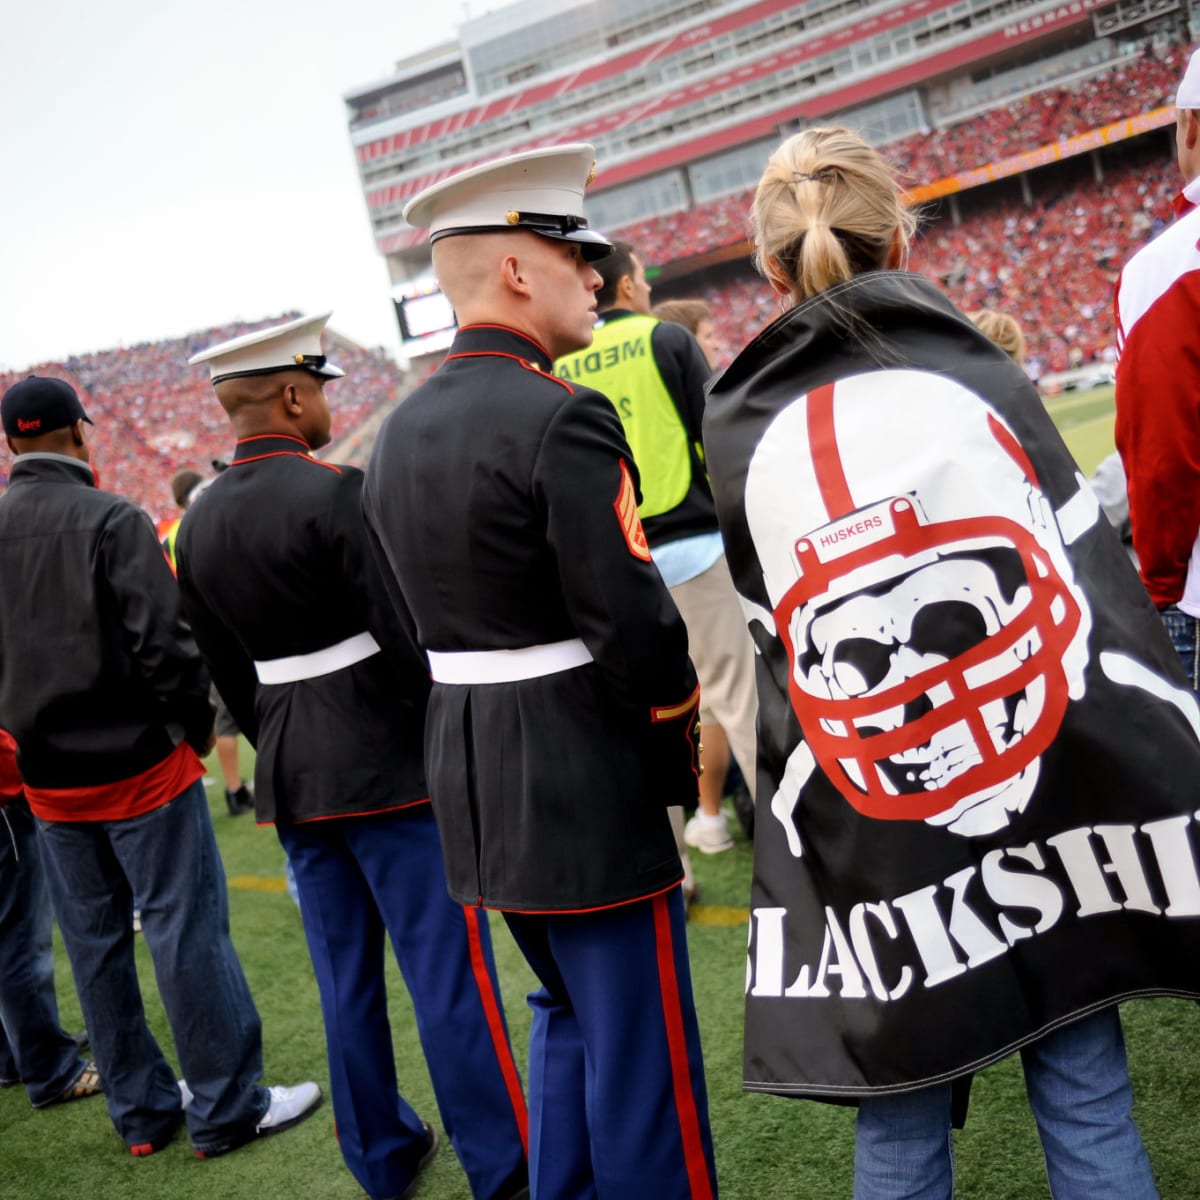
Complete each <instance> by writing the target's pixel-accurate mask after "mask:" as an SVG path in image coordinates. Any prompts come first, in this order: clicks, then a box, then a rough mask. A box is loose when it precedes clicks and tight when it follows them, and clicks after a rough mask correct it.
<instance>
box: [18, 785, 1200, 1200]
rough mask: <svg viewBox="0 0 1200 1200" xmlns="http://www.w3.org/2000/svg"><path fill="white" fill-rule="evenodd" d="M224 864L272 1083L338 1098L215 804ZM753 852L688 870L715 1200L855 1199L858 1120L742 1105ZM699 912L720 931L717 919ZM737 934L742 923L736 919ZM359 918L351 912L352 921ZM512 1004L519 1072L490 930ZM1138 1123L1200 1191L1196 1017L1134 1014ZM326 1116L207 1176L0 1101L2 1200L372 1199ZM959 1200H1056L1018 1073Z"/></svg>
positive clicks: (253, 880)
mask: <svg viewBox="0 0 1200 1200" xmlns="http://www.w3.org/2000/svg"><path fill="white" fill-rule="evenodd" d="M210 804H211V808H212V813H213V822H214V825H215V826H216V829H217V836H218V840H219V842H220V844H221V850H222V854H223V856H224V859H225V867H226V873H227V875H228V877H229V878H230V880H231V881H236V884H237V886H233V887H231V888H230V905H231V910H232V921H233V932H234V939H235V941H236V943H237V946H238V949H239V952H240V953H241V957H242V962H243V965H244V967H245V970H246V974H247V976H248V978H249V980H250V986H251V988H252V990H253V992H254V996H255V999H256V1001H257V1003H258V1006H259V1010H260V1012H261V1013H262V1017H263V1027H264V1044H265V1052H264V1057H265V1064H266V1081H267V1082H269V1083H294V1082H296V1081H298V1080H300V1079H316V1080H318V1081H320V1082H321V1083H322V1085H323V1086H325V1085H326V1084H327V1072H326V1069H325V1059H324V1043H323V1039H322V1033H321V1019H320V1012H319V1008H318V1003H317V994H316V985H315V982H314V980H313V975H312V968H311V967H310V965H309V962H308V955H307V952H306V950H305V946H304V938H303V932H302V930H301V927H300V919H299V915H298V914H297V912H296V910H295V908H294V907H293V905H292V902H291V900H290V899H289V898H288V896H287V893H286V891H285V890H283V888H282V879H283V861H284V860H283V851H282V850H281V849H280V848H279V845H278V843H277V841H276V839H275V836H274V834H273V832H272V831H270V830H267V829H256V828H255V827H254V826H253V825H252V824H251V823H250V819H249V818H230V817H229V816H228V815H226V813H225V811H224V803H223V801H222V800H221V799H220V797H219V795H218V794H217V793H216V792H214V793H213V797H212V799H211V801H210ZM750 865H751V847H750V845H749V844H748V843H747V842H746V841H745V839H744V838H742V837H741V836H740V834H739V835H738V840H737V844H736V845H735V846H734V848H733V850H731V851H728V852H726V853H724V854H720V855H714V856H708V855H703V854H697V855H696V856H695V868H696V875H697V878H698V879H699V881H700V885H701V888H702V893H703V894H702V897H701V903H700V905H699V906H698V909H697V911H696V914H695V915H696V919H695V920H694V921H693V922H692V923H691V924H690V925H689V932H688V940H689V949H690V953H691V959H692V971H693V978H694V983H695V991H696V1002H697V1008H698V1010H699V1014H700V1022H701V1030H702V1036H703V1039H704V1049H705V1059H706V1066H707V1078H708V1088H709V1101H710V1111H711V1116H712V1125H713V1131H714V1137H715V1141H716V1149H717V1169H718V1174H719V1177H720V1181H721V1192H722V1195H723V1196H725V1197H726V1198H727V1200H826V1198H833V1197H849V1195H850V1189H851V1171H852V1158H853V1112H852V1110H850V1109H845V1108H838V1107H834V1106H831V1105H825V1104H815V1103H811V1102H807V1101H795V1100H786V1099H782V1098H779V1097H773V1096H757V1095H755V1096H748V1095H745V1094H743V1093H742V1091H741V1032H742V989H743V986H744V978H745V947H746V929H745V920H744V913H745V907H746V904H747V901H748V894H749V878H750ZM706 914H711V915H715V916H716V917H717V918H718V919H716V920H715V921H710V920H709V919H707V916H706ZM739 915H740V919H737V920H736V921H735V920H733V918H734V917H738V916H739ZM347 919H349V920H352V919H353V915H352V914H349V913H348V914H347ZM492 929H493V935H494V940H495V944H496V956H497V961H498V965H499V971H500V977H501V984H502V988H503V994H504V1000H505V1004H506V1007H507V1012H508V1019H509V1025H510V1028H511V1032H512V1038H513V1043H514V1047H515V1050H516V1054H517V1058H518V1062H520V1063H522V1064H524V1062H525V1057H526V1050H527V1041H528V1029H529V1017H528V1010H527V1008H526V1007H525V1004H524V996H525V994H526V993H527V992H528V991H529V990H530V988H531V987H532V986H533V979H532V976H531V974H530V972H529V970H528V968H527V967H526V966H525V963H524V961H523V960H522V959H521V957H520V955H519V953H518V952H517V950H516V948H515V946H514V945H513V943H512V940H511V939H510V938H509V936H508V933H507V930H506V929H505V927H504V925H503V922H502V921H500V920H498V919H493V921H492ZM137 953H138V963H139V969H140V972H141V976H142V986H143V995H144V996H145V1000H146V1008H147V1013H148V1017H149V1021H150V1024H151V1028H152V1029H153V1030H154V1032H155V1036H156V1037H158V1038H159V1041H160V1043H161V1045H162V1046H163V1048H164V1050H165V1052H166V1054H167V1057H168V1059H170V1060H171V1061H172V1062H174V1061H175V1056H174V1052H173V1047H172V1044H171V1040H170V1034H169V1032H168V1030H167V1028H166V1023H165V1021H164V1019H163V1014H162V1010H161V1007H160V1005H159V1003H158V997H157V992H156V990H155V986H154V981H153V972H152V969H151V967H150V963H149V958H148V955H147V954H146V951H145V946H144V945H142V944H141V941H140V939H139V943H138V947H137ZM58 966H59V973H58V978H59V1001H60V1005H61V1008H62V1011H63V1019H64V1023H65V1024H66V1026H67V1027H68V1028H78V1026H79V1021H80V1017H79V1006H78V1002H77V1000H76V998H75V992H74V987H73V985H72V983H71V980H70V975H69V973H68V971H67V968H66V960H65V956H64V955H63V954H62V951H61V946H59V947H58ZM389 984H390V985H391V1004H390V1009H391V1016H392V1025H393V1035H394V1041H395V1046H396V1054H397V1062H398V1068H399V1074H400V1078H401V1080H402V1081H403V1082H402V1086H403V1087H404V1090H405V1093H406V1095H407V1096H408V1098H409V1099H410V1100H411V1101H412V1102H413V1104H414V1105H415V1106H416V1107H417V1109H418V1111H420V1112H422V1113H426V1114H429V1115H430V1116H434V1106H433V1096H432V1090H431V1088H430V1085H429V1077H428V1074H427V1072H426V1070H425V1066H424V1063H423V1061H422V1059H421V1057H420V1052H419V1048H418V1043H417V1036H416V1029H415V1026H414V1022H413V1016H412V1010H411V1007H410V1005H409V1003H408V998H407V995H406V993H405V992H404V990H403V987H402V986H401V984H400V981H399V973H398V972H397V971H396V969H395V967H394V965H389ZM1123 1011H1124V1013H1125V1021H1126V1028H1127V1031H1128V1040H1129V1048H1130V1060H1131V1064H1132V1071H1133V1078H1134V1085H1135V1089H1136V1093H1137V1111H1138V1116H1139V1119H1140V1121H1141V1124H1142V1128H1143V1131H1144V1134H1145V1137H1146V1142H1147V1145H1148V1147H1149V1149H1150V1152H1151V1156H1152V1158H1153V1159H1154V1163H1155V1167H1156V1171H1157V1173H1158V1176H1159V1181H1160V1186H1161V1190H1162V1195H1163V1197H1164V1200H1192V1198H1194V1197H1196V1196H1197V1195H1198V1194H1200V1189H1198V1188H1197V1185H1196V1180H1197V1179H1198V1178H1200V1143H1198V1142H1197V1140H1196V1138H1195V1136H1194V1129H1193V1125H1194V1117H1193V1113H1194V1107H1193V1103H1192V1100H1193V1097H1195V1096H1196V1095H1197V1094H1200V1055H1197V1053H1196V1047H1197V1044H1198V1043H1200V1009H1198V1008H1197V1007H1196V1006H1195V1005H1193V1004H1189V1003H1184V1002H1179V1001H1144V1002H1141V1003H1137V1004H1131V1005H1127V1006H1126V1007H1125V1009H1124V1010H1123ZM332 1122H333V1113H332V1110H331V1108H330V1107H329V1105H328V1104H326V1106H325V1107H324V1108H322V1110H321V1111H320V1112H319V1113H318V1114H317V1115H316V1116H315V1117H314V1118H312V1120H310V1121H309V1122H307V1123H306V1124H304V1125H302V1126H301V1127H299V1128H298V1129H296V1130H293V1131H291V1132H289V1133H287V1134H284V1135H282V1136H280V1137H278V1138H268V1139H266V1140H264V1141H262V1142H259V1143H255V1144H254V1145H251V1146H248V1147H246V1148H245V1149H244V1150H240V1151H238V1152H237V1153H236V1154H233V1155H230V1156H229V1157H228V1158H223V1159H217V1160H215V1161H213V1162H201V1161H199V1160H198V1159H196V1158H195V1157H193V1155H192V1154H191V1151H190V1147H189V1145H188V1142H187V1139H186V1137H185V1136H183V1135H180V1136H179V1137H177V1138H176V1140H175V1141H174V1142H173V1143H172V1144H171V1146H169V1147H168V1148H167V1149H166V1150H165V1151H164V1152H162V1153H161V1154H158V1155H155V1156H153V1157H151V1158H148V1159H144V1160H135V1159H133V1158H130V1157H129V1156H128V1155H127V1154H126V1153H124V1148H123V1146H122V1143H121V1142H120V1141H119V1139H118V1138H117V1136H116V1134H115V1133H114V1132H113V1129H112V1125H111V1123H110V1122H109V1120H108V1116H107V1113H106V1112H105V1109H104V1104H103V1101H102V1100H99V1099H96V1100H86V1101H82V1102H78V1103H75V1104H69V1105H65V1106H63V1107H61V1108H57V1109H49V1110H45V1111H42V1112H34V1111H33V1110H32V1109H31V1108H30V1107H29V1105H28V1104H27V1103H26V1101H25V1097H24V1094H23V1092H22V1091H21V1090H20V1089H8V1090H4V1091H0V1200H64V1198H66V1197H76V1196H83V1195H86V1196H101V1197H105V1200H110V1198H111V1200H198V1198H207V1197H214V1198H221V1200H226V1198H229V1200H294V1198H295V1197H297V1196H319V1197H322V1198H323V1200H351V1198H353V1197H358V1196H361V1195H362V1193H361V1192H360V1191H359V1190H358V1187H357V1185H356V1184H355V1182H354V1180H353V1179H352V1178H351V1176H350V1174H349V1173H348V1172H347V1171H346V1170H345V1168H344V1166H343V1165H342V1162H341V1158H340V1155H339V1154H338V1150H337V1146H336V1144H335V1142H334V1138H333V1128H332ZM956 1141H957V1155H958V1162H959V1171H958V1177H959V1187H958V1192H957V1195H958V1196H959V1198H960V1200H1046V1198H1047V1197H1048V1196H1049V1190H1048V1188H1047V1186H1046V1183H1045V1179H1044V1175H1043V1172H1042V1166H1041V1157H1040V1152H1039V1149H1038V1144H1037V1138H1036V1133H1035V1131H1034V1127H1033V1121H1032V1118H1031V1117H1030V1115H1029V1111H1028V1107H1027V1106H1026V1104H1025V1100H1024V1093H1023V1089H1022V1086H1021V1078H1020V1065H1019V1063H1018V1062H1017V1061H1016V1060H1015V1059H1013V1060H1009V1061H1007V1062H1004V1063H1001V1064H1000V1065H999V1066H997V1067H994V1068H992V1069H991V1070H988V1071H985V1072H984V1073H983V1074H982V1075H981V1076H980V1077H979V1078H978V1079H977V1080H976V1083H975V1088H974V1096H973V1101H972V1110H971V1116H970V1120H969V1121H968V1124H967V1128H966V1130H964V1131H963V1132H962V1133H961V1134H959V1135H957V1139H956ZM469 1197H470V1193H469V1190H468V1188H467V1184H466V1179H465V1176H464V1175H463V1173H462V1171H461V1169H460V1168H459V1166H458V1163H457V1161H456V1160H455V1158H454V1155H453V1153H452V1151H450V1149H449V1147H448V1146H445V1145H444V1146H443V1149H442V1151H441V1152H440V1153H439V1155H438V1157H437V1159H436V1160H435V1162H434V1164H433V1165H432V1166H431V1168H430V1170H429V1171H428V1173H427V1174H426V1176H425V1177H424V1179H423V1182H422V1185H421V1189H420V1192H419V1197H418V1200H469Z"/></svg>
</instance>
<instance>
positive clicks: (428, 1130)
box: [392, 1121, 441, 1200]
mask: <svg viewBox="0 0 1200 1200" xmlns="http://www.w3.org/2000/svg"><path fill="white" fill-rule="evenodd" d="M421 1124H422V1125H424V1126H425V1149H424V1150H423V1151H422V1152H421V1157H420V1158H419V1159H418V1160H417V1173H416V1174H415V1175H414V1176H413V1180H412V1183H410V1184H409V1185H408V1187H406V1188H405V1189H404V1191H402V1192H401V1193H400V1195H398V1196H394V1197H393V1198H392V1200H411V1197H413V1196H415V1195H416V1194H417V1186H418V1184H420V1182H421V1172H422V1171H424V1170H425V1168H426V1167H427V1166H429V1164H430V1162H431V1161H432V1160H433V1156H434V1155H435V1154H436V1153H437V1151H438V1145H439V1143H440V1141H441V1139H440V1138H439V1137H438V1131H437V1130H436V1129H435V1128H434V1127H433V1126H432V1125H431V1124H430V1123H429V1122H428V1121H422V1122H421Z"/></svg>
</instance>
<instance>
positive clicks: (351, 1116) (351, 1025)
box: [275, 804, 528, 1200]
mask: <svg viewBox="0 0 1200 1200" xmlns="http://www.w3.org/2000/svg"><path fill="white" fill-rule="evenodd" d="M275 831H276V833H277V834H278V836H279V841H280V842H281V843H282V845H283V847H284V849H285V850H286V851H287V853H288V861H289V863H290V864H291V865H292V867H293V868H294V869H295V877H296V884H297V887H298V893H299V899H300V911H301V913H302V915H303V917H304V932H305V935H306V936H307V938H308V948H309V953H310V954H311V955H312V961H313V968H314V970H315V972H316V976H317V985H318V988H319V990H320V993H321V1013H322V1016H323V1017H324V1020H325V1043H326V1049H327V1052H328V1056H329V1082H330V1091H331V1093H332V1096H333V1107H334V1114H335V1116H336V1118H337V1131H338V1144H339V1146H340V1147H341V1151H342V1157H343V1159H344V1160H345V1162H346V1166H347V1167H349V1169H350V1171H351V1172H352V1173H353V1175H354V1177H355V1179H357V1180H358V1182H359V1184H360V1185H361V1186H362V1188H363V1190H364V1191H366V1193H367V1194H368V1195H369V1196H372V1197H377V1198H380V1200H382V1198H384V1197H390V1196H396V1195H399V1194H400V1193H401V1192H403V1191H404V1190H405V1189H406V1188H407V1187H409V1185H410V1184H411V1183H412V1181H413V1179H414V1178H415V1177H416V1173H417V1161H418V1160H419V1158H420V1156H421V1152H422V1150H423V1149H424V1141H425V1133H424V1129H423V1128H422V1125H421V1118H420V1117H419V1116H418V1115H417V1114H416V1113H415V1112H414V1111H413V1109H412V1106H411V1105H410V1104H409V1103H408V1102H407V1101H406V1100H405V1099H404V1097H403V1096H402V1095H400V1094H399V1090H398V1081H397V1079H396V1065H395V1059H394V1057H393V1052H392V1031H391V1027H390V1025H389V1023H388V1013H387V992H386V986H385V975H384V949H385V938H386V939H390V940H391V943H392V949H393V951H394V952H395V955H396V962H397V963H398V964H399V967H400V973H401V975H402V976H403V977H404V982H405V984H406V985H407V986H408V991H409V994H410V995H411V996H412V1002H413V1012H414V1014H415V1016H416V1021H417V1033H418V1035H419V1036H420V1039H421V1047H422V1049H423V1050H424V1052H425V1061H426V1063H427V1065H428V1067H429V1077H430V1080H431V1081H432V1083H433V1092H434V1096H435V1097H436V1098H437V1103H438V1109H439V1111H440V1113H441V1117H442V1124H443V1125H444V1126H445V1128H446V1132H447V1134H448V1135H449V1137H450V1141H451V1143H452V1144H453V1146H454V1149H455V1151H456V1152H457V1153H458V1157H459V1161H460V1162H461V1163H462V1166H463V1170H464V1171H465V1172H466V1174H467V1179H468V1180H469V1181H470V1184H471V1195H472V1196H475V1197H478V1198H479V1200H490V1197H494V1196H505V1195H510V1194H511V1193H512V1192H513V1191H515V1190H516V1189H518V1188H520V1187H523V1186H524V1185H525V1183H526V1181H527V1179H528V1170H527V1168H526V1162H525V1147H524V1144H523V1141H524V1137H525V1127H526V1121H527V1118H526V1112H525V1098H524V1096H523V1095H522V1093H521V1080H520V1077H519V1075H518V1073H517V1067H516V1063H515V1061H514V1060H513V1054H512V1048H511V1046H510V1045H509V1041H508V1030H507V1028H506V1026H505V1022H504V1009H503V1006H502V1005H501V1002H500V992H499V986H498V983H497V980H496V970H495V966H494V963H493V961H492V941H491V933H490V931H489V928H488V924H487V917H486V915H484V914H483V913H481V912H480V911H479V910H478V909H474V908H467V909H464V908H463V906H462V905H460V904H455V903H454V902H453V901H452V900H451V899H450V896H449V894H448V892H447V890H446V875H445V871H444V869H443V867H442V849H441V845H440V843H439V841H438V832H437V824H436V822H435V821H434V817H433V810H432V808H431V807H430V806H429V805H428V804H420V805H416V806H414V807H412V808H405V809H401V810H399V811H395V812H390V813H379V814H377V815H374V816H355V817H344V818H342V819H340V820H333V821H311V822H307V823H304V824H300V825H286V824H281V825H277V826H276V827H275Z"/></svg>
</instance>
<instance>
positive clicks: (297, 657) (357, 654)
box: [254, 631, 379, 683]
mask: <svg viewBox="0 0 1200 1200" xmlns="http://www.w3.org/2000/svg"><path fill="white" fill-rule="evenodd" d="M378 653H379V643H378V642H377V641H376V640H375V639H374V638H373V637H372V636H371V635H370V634H369V633H367V632H365V631H364V632H363V633H356V634H355V635H354V636H353V637H348V638H347V639H346V640H345V641H344V642H338V643H337V645H335V646H326V647H325V649H324V650H314V651H313V652H312V653H311V654H290V655H288V656H287V657H286V658H270V659H267V660H266V662H256V663H255V664H254V670H255V671H256V672H257V673H258V682H259V683H295V682H297V681H298V680H300V679H315V678H316V677H317V676H318V675H332V674H333V672H334V671H341V670H342V669H344V668H345V667H352V666H354V664H355V663H358V662H362V661H363V659H364V658H370V657H371V655H372V654H378Z"/></svg>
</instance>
